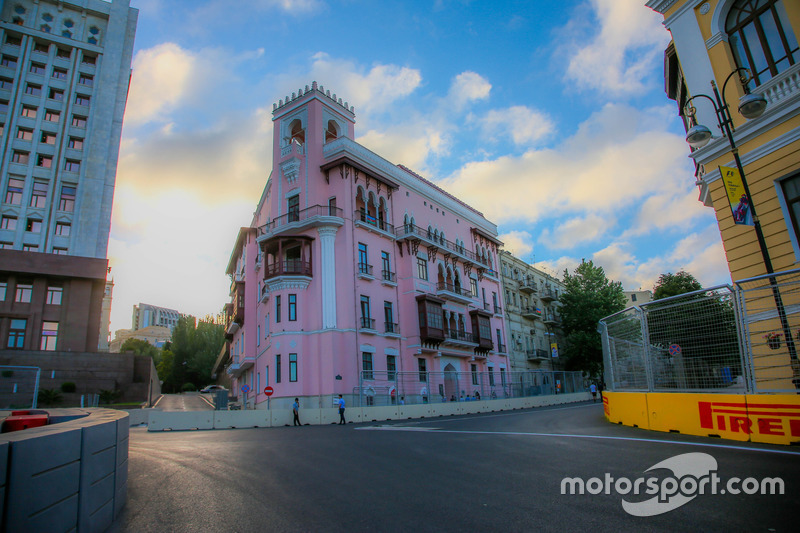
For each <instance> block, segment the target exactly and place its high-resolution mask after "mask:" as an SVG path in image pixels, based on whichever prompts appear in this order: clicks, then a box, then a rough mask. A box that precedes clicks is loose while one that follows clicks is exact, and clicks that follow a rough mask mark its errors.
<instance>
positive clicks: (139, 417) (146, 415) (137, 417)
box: [127, 408, 153, 426]
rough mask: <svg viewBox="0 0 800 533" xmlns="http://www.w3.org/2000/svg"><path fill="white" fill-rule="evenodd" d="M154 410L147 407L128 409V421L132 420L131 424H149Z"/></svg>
mask: <svg viewBox="0 0 800 533" xmlns="http://www.w3.org/2000/svg"><path fill="white" fill-rule="evenodd" d="M151 411H153V409H152V408H147V409H128V410H127V412H128V422H130V425H131V426H140V425H142V424H147V423H148V421H149V420H150V412H151Z"/></svg>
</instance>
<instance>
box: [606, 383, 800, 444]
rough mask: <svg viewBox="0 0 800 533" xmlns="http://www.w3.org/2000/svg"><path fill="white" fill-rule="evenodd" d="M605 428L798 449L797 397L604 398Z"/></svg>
mask: <svg viewBox="0 0 800 533" xmlns="http://www.w3.org/2000/svg"><path fill="white" fill-rule="evenodd" d="M603 408H604V410H605V415H606V418H607V419H608V421H609V422H613V423H616V424H619V423H621V424H625V425H626V426H638V427H640V428H644V429H651V430H655V431H665V432H680V433H685V434H688V435H699V436H703V437H708V436H714V437H721V438H724V439H730V440H738V441H751V442H764V443H770V444H797V443H800V396H797V395H791V394H776V395H744V394H683V393H643V392H604V393H603Z"/></svg>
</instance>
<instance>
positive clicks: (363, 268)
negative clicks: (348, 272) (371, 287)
mask: <svg viewBox="0 0 800 533" xmlns="http://www.w3.org/2000/svg"><path fill="white" fill-rule="evenodd" d="M372 270H373V268H372V265H370V264H369V263H359V264H358V277H359V278H361V279H375V276H373V275H372Z"/></svg>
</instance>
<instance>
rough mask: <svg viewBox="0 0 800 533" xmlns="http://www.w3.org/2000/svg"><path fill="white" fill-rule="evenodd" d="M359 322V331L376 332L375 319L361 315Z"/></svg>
mask: <svg viewBox="0 0 800 533" xmlns="http://www.w3.org/2000/svg"><path fill="white" fill-rule="evenodd" d="M360 324H361V331H363V332H364V333H377V332H378V331H377V330H376V329H375V319H374V318H369V317H367V316H362V317H361V320H360Z"/></svg>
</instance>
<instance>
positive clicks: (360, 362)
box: [226, 82, 508, 408]
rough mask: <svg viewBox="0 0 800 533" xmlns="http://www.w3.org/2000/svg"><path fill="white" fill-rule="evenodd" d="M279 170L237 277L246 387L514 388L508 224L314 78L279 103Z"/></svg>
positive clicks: (377, 399)
mask: <svg viewBox="0 0 800 533" xmlns="http://www.w3.org/2000/svg"><path fill="white" fill-rule="evenodd" d="M273 127H274V145H273V154H274V155H273V166H272V172H271V174H270V177H269V179H268V180H267V184H266V187H265V188H264V192H263V194H262V196H261V200H260V201H259V203H258V206H257V208H256V214H255V216H254V219H253V223H252V227H249V228H242V229H241V230H240V232H239V235H238V238H237V240H236V244H235V246H234V248H233V251H232V254H231V259H230V262H229V264H228V269H227V273H228V274H229V275H230V276H231V302H230V303H229V304H227V306H226V311H227V315H228V323H227V329H226V332H227V338H228V339H229V350H230V363H229V365H228V367H227V373H228V375H229V376H230V377H231V379H232V385H233V390H234V394H236V395H237V396H238V397H239V398H240V399H241V400H243V401H244V402H246V403H247V404H248V405H249V406H251V407H252V406H255V407H257V408H266V406H267V402H266V400H267V396H266V395H265V394H264V388H265V387H266V386H271V387H272V388H273V389H274V391H275V392H274V395H273V396H272V400H271V401H272V407H288V406H289V404H290V403H291V401H292V400H293V399H294V398H295V397H300V398H301V399H302V403H303V405H304V406H307V407H312V406H314V407H316V406H317V402H319V406H322V407H329V406H331V402H332V398H333V397H334V396H335V395H338V394H342V395H344V397H345V399H346V401H347V402H348V405H349V406H353V405H359V404H361V405H386V404H389V403H395V402H400V401H402V402H404V403H422V402H440V401H449V400H450V399H452V398H454V397H455V398H459V397H461V396H472V397H473V398H474V397H476V394H478V395H480V396H479V397H482V398H490V397H500V396H501V395H503V394H505V386H506V382H507V374H506V372H507V370H508V358H507V353H506V348H505V330H504V327H505V326H504V324H503V316H502V313H503V309H502V301H501V293H502V291H501V290H500V289H501V286H500V280H499V274H498V272H497V270H498V267H497V265H498V262H497V254H498V251H499V246H500V245H501V244H502V243H501V242H500V241H498V240H497V227H496V226H495V224H493V223H491V222H489V221H488V220H486V219H485V218H484V217H483V215H482V214H481V213H480V212H478V211H477V210H475V209H473V208H472V207H470V206H468V205H467V204H465V203H464V202H462V201H460V200H459V199H457V198H455V197H454V196H452V195H450V194H448V193H447V192H445V191H444V190H442V189H440V188H439V187H437V186H436V185H434V184H433V183H431V182H429V181H427V180H426V179H424V178H423V177H421V176H419V175H418V174H415V173H414V172H413V171H411V170H409V169H407V168H406V167H403V166H402V165H395V164H393V163H391V162H389V161H387V160H386V159H383V158H382V157H380V156H379V155H377V154H375V153H373V152H371V151H369V150H368V149H367V148H365V147H363V146H361V145H360V144H358V143H357V142H355V141H354V140H353V139H354V137H355V115H354V112H353V108H352V107H350V106H349V105H348V103H347V102H342V100H341V99H337V97H336V95H335V94H334V95H333V96H331V94H330V91H325V90H324V89H323V87H322V86H318V85H317V83H316V82H314V83H313V84H312V86H311V87H310V88H309V87H308V86H306V87H305V89H303V90H301V91H299V92H298V93H296V94H295V93H293V94H292V96H291V97H287V98H286V99H285V100H281V101H280V102H278V104H275V105H274V106H273Z"/></svg>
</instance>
